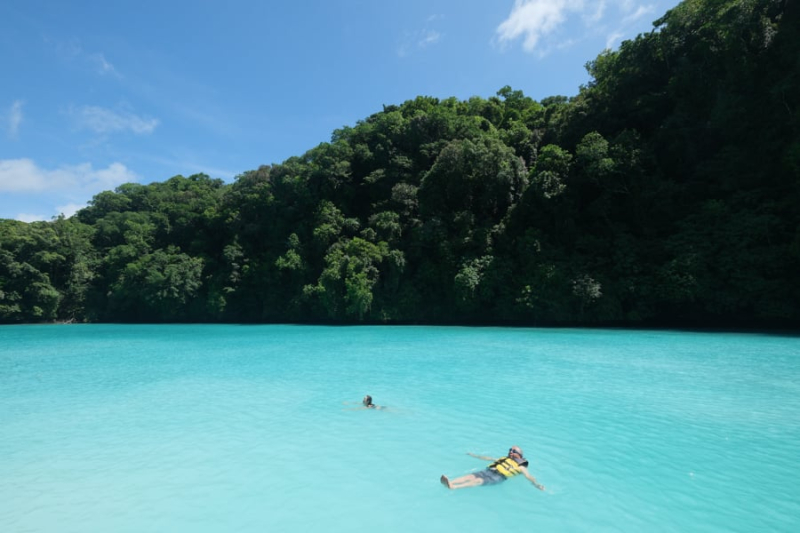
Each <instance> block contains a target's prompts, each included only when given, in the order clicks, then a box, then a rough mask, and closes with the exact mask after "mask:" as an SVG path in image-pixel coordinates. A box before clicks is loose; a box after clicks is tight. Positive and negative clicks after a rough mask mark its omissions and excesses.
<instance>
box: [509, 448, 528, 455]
mask: <svg viewBox="0 0 800 533" xmlns="http://www.w3.org/2000/svg"><path fill="white" fill-rule="evenodd" d="M508 455H509V456H511V455H519V456H520V457H524V456H523V455H522V448H520V447H519V446H512V447H511V448H509V449H508Z"/></svg>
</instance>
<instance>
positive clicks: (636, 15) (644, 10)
mask: <svg viewBox="0 0 800 533" xmlns="http://www.w3.org/2000/svg"><path fill="white" fill-rule="evenodd" d="M655 9H656V8H655V6H652V5H650V6H638V7H637V8H636V11H634V12H633V13H631V14H630V15H628V16H626V17H625V18H624V19H622V24H623V25H625V24H630V23H632V22H636V21H637V20H639V19H641V18H642V17H644V16H645V15H650V14H652V13H654V12H655Z"/></svg>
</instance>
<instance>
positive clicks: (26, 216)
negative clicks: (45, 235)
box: [15, 213, 50, 222]
mask: <svg viewBox="0 0 800 533" xmlns="http://www.w3.org/2000/svg"><path fill="white" fill-rule="evenodd" d="M15 220H19V221H20V222H38V221H40V220H50V217H46V216H44V215H32V214H30V213H20V214H19V215H17V216H16V218H15Z"/></svg>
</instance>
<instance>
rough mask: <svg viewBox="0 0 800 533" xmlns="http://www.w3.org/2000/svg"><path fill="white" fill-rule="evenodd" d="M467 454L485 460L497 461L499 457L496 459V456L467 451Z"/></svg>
mask: <svg viewBox="0 0 800 533" xmlns="http://www.w3.org/2000/svg"><path fill="white" fill-rule="evenodd" d="M467 455H469V456H471V457H474V458H475V459H481V460H483V461H490V462H494V461H497V459H495V458H494V457H487V456H485V455H477V454H474V453H472V452H467Z"/></svg>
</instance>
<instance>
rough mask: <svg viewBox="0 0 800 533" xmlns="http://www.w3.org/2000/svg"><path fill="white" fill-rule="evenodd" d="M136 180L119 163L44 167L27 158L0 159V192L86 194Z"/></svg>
mask: <svg viewBox="0 0 800 533" xmlns="http://www.w3.org/2000/svg"><path fill="white" fill-rule="evenodd" d="M138 180H139V176H137V175H136V173H135V172H133V171H131V170H129V169H128V168H126V167H125V165H123V164H122V163H112V164H110V165H109V166H108V167H106V168H100V169H95V168H94V167H93V166H92V164H91V163H82V164H80V165H64V166H61V167H59V168H57V169H54V170H47V169H43V168H39V166H37V165H36V163H35V162H33V161H32V160H30V159H0V192H9V193H32V192H68V193H70V194H73V193H74V194H77V195H80V196H86V195H94V194H97V193H99V192H102V191H105V190H109V189H113V188H115V187H116V186H118V185H121V184H123V183H128V182H134V181H138Z"/></svg>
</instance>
